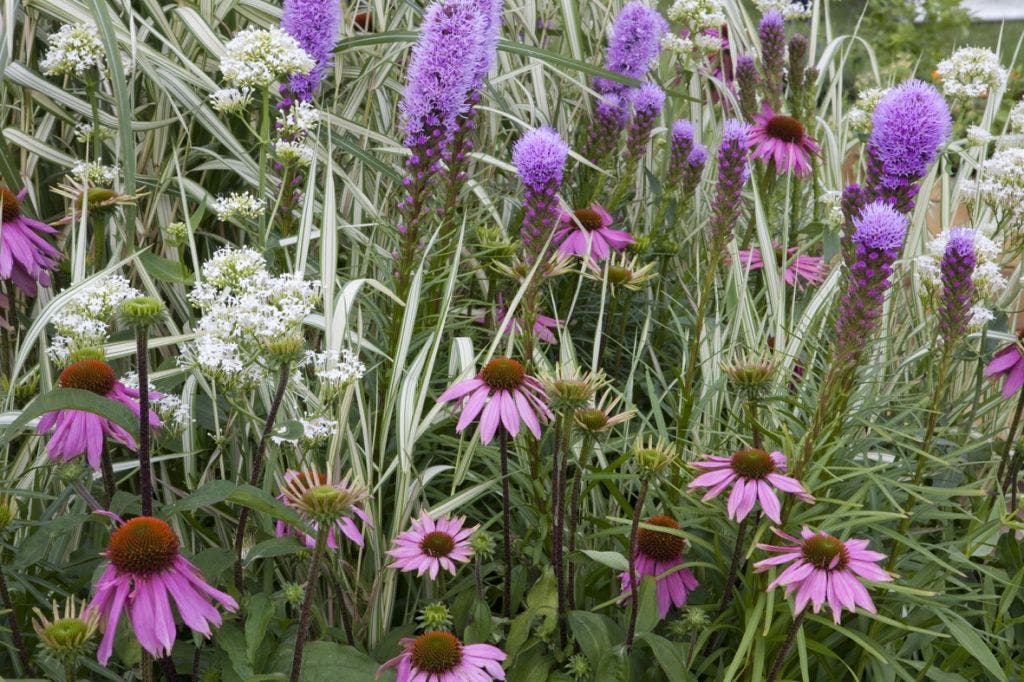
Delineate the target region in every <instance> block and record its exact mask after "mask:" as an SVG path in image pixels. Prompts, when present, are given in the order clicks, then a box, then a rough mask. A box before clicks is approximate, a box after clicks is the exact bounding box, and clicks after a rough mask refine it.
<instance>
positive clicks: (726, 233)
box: [709, 119, 750, 252]
mask: <svg viewBox="0 0 1024 682" xmlns="http://www.w3.org/2000/svg"><path fill="white" fill-rule="evenodd" d="M747 133H748V130H747V126H746V124H744V123H741V122H740V121H737V120H735V119H729V120H727V121H726V122H725V129H724V130H723V131H722V142H721V144H720V145H719V146H718V184H717V186H716V188H715V203H714V204H713V205H712V207H711V219H710V228H709V230H710V237H711V244H712V247H711V248H712V249H713V250H715V251H718V252H721V251H723V250H724V248H725V244H726V242H728V241H729V237H730V236H731V234H732V226H733V225H734V224H735V223H736V220H737V219H738V218H739V214H740V204H741V201H742V200H743V187H744V185H746V184H747V178H749V177H750V166H749V164H748V162H747V151H748V144H749V143H748V141H747Z"/></svg>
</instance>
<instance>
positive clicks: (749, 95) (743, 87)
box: [736, 54, 761, 121]
mask: <svg viewBox="0 0 1024 682" xmlns="http://www.w3.org/2000/svg"><path fill="white" fill-rule="evenodd" d="M760 81H761V78H760V77H759V76H758V75H757V66H755V65H754V58H753V57H751V56H750V55H748V54H741V55H740V56H739V58H737V59H736V86H737V87H738V88H739V100H740V112H741V113H742V114H743V118H745V119H747V120H748V121H753V120H754V116H755V115H757V113H758V112H759V111H761V108H760V107H759V106H757V88H758V85H759V84H760Z"/></svg>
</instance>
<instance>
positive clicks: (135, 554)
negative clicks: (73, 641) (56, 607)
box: [88, 516, 238, 665]
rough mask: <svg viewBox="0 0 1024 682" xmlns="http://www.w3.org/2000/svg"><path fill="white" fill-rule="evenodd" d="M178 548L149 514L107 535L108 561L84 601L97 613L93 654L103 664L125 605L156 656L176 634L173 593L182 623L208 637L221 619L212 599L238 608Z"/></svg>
mask: <svg viewBox="0 0 1024 682" xmlns="http://www.w3.org/2000/svg"><path fill="white" fill-rule="evenodd" d="M180 547H181V544H180V542H179V540H178V536H177V534H176V533H175V532H174V530H172V529H171V527H170V526H168V525H167V523H166V522H165V521H162V520H161V519H157V518H153V517H151V516H139V517H136V518H134V519H131V520H130V521H128V522H127V523H125V524H123V525H122V526H120V527H119V528H118V529H117V530H115V531H114V532H113V533H112V534H111V535H110V541H109V542H108V543H107V551H106V556H107V558H108V559H109V561H110V563H109V564H107V567H106V568H105V569H104V571H103V574H102V575H101V576H100V579H99V580H98V581H97V583H96V594H95V596H93V598H92V602H90V603H89V606H88V608H89V609H95V610H96V611H97V612H98V613H99V614H100V628H101V630H102V631H103V639H102V640H101V641H100V647H99V650H98V651H97V652H96V658H97V659H98V660H99V662H100V663H101V664H103V665H106V664H107V661H109V660H110V655H111V653H113V647H114V636H115V634H116V633H117V624H118V623H119V622H120V620H121V615H122V613H123V612H125V611H126V610H127V612H128V617H129V619H130V620H131V627H132V631H133V632H134V633H135V637H136V639H138V640H139V644H141V645H142V648H143V649H145V650H146V651H147V652H149V654H150V655H152V656H154V657H156V658H162V657H163V656H167V655H168V654H170V653H171V648H172V647H173V646H174V640H175V637H176V635H177V627H176V626H175V623H174V614H173V613H172V612H171V599H172V598H173V599H174V603H175V605H176V606H177V607H178V615H180V616H181V620H182V621H184V623H185V625H187V626H188V627H189V628H190V629H191V630H193V631H194V632H198V633H200V634H201V635H203V636H204V637H210V636H211V632H210V626H211V625H213V626H215V627H219V626H220V623H221V617H220V613H218V612H217V609H216V608H215V607H214V606H213V604H212V603H211V600H212V601H216V602H219V603H220V605H221V606H222V607H224V608H225V609H227V610H228V611H237V610H238V602H236V601H235V600H234V599H233V598H232V597H231V595H228V594H225V593H223V592H221V591H220V590H215V589H214V588H212V587H210V585H208V584H207V583H206V581H204V580H203V576H202V574H201V573H200V572H199V569H198V568H196V567H195V566H193V565H192V563H191V562H189V560H188V559H186V558H185V557H183V556H181V553H180V551H179V550H180Z"/></svg>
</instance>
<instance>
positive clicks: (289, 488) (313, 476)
mask: <svg viewBox="0 0 1024 682" xmlns="http://www.w3.org/2000/svg"><path fill="white" fill-rule="evenodd" d="M282 488H283V489H284V490H283V492H282V493H281V494H280V495H278V497H277V499H279V500H281V501H282V502H284V503H285V504H286V505H288V506H289V507H296V508H298V510H299V513H300V514H302V515H303V516H304V517H306V520H307V521H308V523H309V526H310V528H311V529H312V530H313V531H318V530H319V527H320V526H319V522H318V520H317V519H316V518H314V517H315V516H316V514H315V513H314V512H313V511H310V510H306V509H304V507H305V506H307V505H306V504H305V503H304V500H308V499H312V500H315V499H316V497H317V495H318V493H319V491H318V490H317V489H318V488H330V489H331V490H330V493H331V497H332V498H335V497H337V493H336V492H335V491H337V492H341V493H343V494H344V495H345V499H346V500H349V501H350V504H348V505H347V507H348V511H350V512H351V513H352V514H354V515H355V516H358V517H359V519H360V520H362V522H363V523H365V524H366V525H367V526H369V527H370V528H373V523H372V522H371V521H370V517H369V516H367V515H366V512H364V511H363V510H362V509H361V508H360V507H359V503H360V501H361V500H362V499H363V498H364V497H365V496H366V494H365V492H364V491H363V490H360V489H359V488H358V487H356V486H353V485H350V484H349V482H348V479H347V477H346V478H345V479H342V480H341V481H337V482H333V483H332V482H331V477H330V476H328V475H325V474H322V473H320V472H316V471H295V470H293V469H290V470H288V471H286V472H285V474H284V482H283V485H282ZM331 518H334V515H332V516H331ZM274 530H275V532H276V535H277V537H279V538H280V537H285V536H289V535H290V536H295V537H297V538H298V539H299V540H301V541H302V542H303V543H304V544H305V545H306V547H309V548H311V549H312V548H313V547H316V536H315V535H307V534H306V533H303V532H302V531H300V530H296V529H295V528H292V527H291V526H289V525H288V524H287V523H285V522H284V521H280V520H279V521H278V522H277V524H276V527H275V529H274ZM339 530H340V531H341V532H342V533H343V534H344V535H345V537H347V538H348V539H349V540H351V541H352V542H354V543H356V544H357V545H358V546H360V547H362V546H363V533H362V531H360V530H359V526H357V525H356V522H355V521H354V520H353V519H352V518H351V517H350V516H348V515H347V514H337V519H336V520H335V521H334V522H333V523H332V524H331V528H330V529H329V530H328V531H327V546H328V547H330V548H331V549H338V548H339V547H340V545H339V544H338V536H337V533H336V531H339Z"/></svg>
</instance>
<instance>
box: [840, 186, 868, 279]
mask: <svg viewBox="0 0 1024 682" xmlns="http://www.w3.org/2000/svg"><path fill="white" fill-rule="evenodd" d="M866 203H867V199H866V198H865V197H864V190H863V189H861V186H860V185H858V184H857V183H850V184H849V185H847V186H846V187H844V188H843V193H842V196H841V197H840V199H839V208H840V209H841V210H842V212H843V237H842V246H843V249H842V251H843V260H844V261H845V262H846V264H847V265H850V264H851V263H852V262H853V261H852V260H851V259H852V257H853V255H854V247H853V233H854V232H855V230H856V228H855V227H854V225H853V219H854V218H857V217H859V216H860V212H861V210H862V209H863V208H864V204H866Z"/></svg>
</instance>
